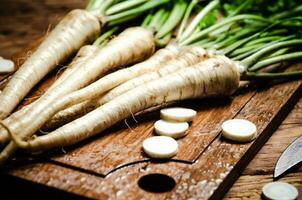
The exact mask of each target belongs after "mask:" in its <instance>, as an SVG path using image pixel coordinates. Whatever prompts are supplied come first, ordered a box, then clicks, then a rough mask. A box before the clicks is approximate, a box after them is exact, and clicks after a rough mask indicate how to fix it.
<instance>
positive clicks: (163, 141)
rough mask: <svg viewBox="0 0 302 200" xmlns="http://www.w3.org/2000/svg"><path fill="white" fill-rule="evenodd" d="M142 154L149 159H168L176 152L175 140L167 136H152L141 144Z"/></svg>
mask: <svg viewBox="0 0 302 200" xmlns="http://www.w3.org/2000/svg"><path fill="white" fill-rule="evenodd" d="M143 150H144V152H145V153H146V154H147V155H148V156H150V157H151V158H157V159H168V158H171V157H173V156H175V155H176V154H177V152H178V144H177V142H176V140H174V139H173V138H171V137H167V136H154V137H150V138H147V139H146V140H144V142H143Z"/></svg>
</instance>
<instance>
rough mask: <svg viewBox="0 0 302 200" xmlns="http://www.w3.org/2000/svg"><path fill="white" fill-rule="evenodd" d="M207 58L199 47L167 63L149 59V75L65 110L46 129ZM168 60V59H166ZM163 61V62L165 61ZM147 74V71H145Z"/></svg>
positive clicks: (186, 51) (186, 50) (139, 77)
mask: <svg viewBox="0 0 302 200" xmlns="http://www.w3.org/2000/svg"><path fill="white" fill-rule="evenodd" d="M208 57H209V56H208V54H207V52H206V51H205V50H204V49H203V48H200V47H189V48H186V49H183V50H182V52H181V53H180V54H179V55H178V57H177V58H175V59H171V60H169V61H168V62H161V63H157V64H155V63H154V62H155V61H154V60H156V59H158V58H156V57H155V59H154V60H153V57H151V59H152V60H153V61H152V63H151V65H150V64H149V63H148V62H147V63H144V65H145V64H147V65H146V66H149V69H150V70H149V71H152V72H150V73H146V74H143V75H141V76H137V77H136V78H133V77H131V78H133V79H131V80H129V81H127V82H125V83H123V84H121V85H119V86H117V87H116V88H114V89H112V90H111V91H109V92H108V93H107V94H105V95H104V96H101V97H99V98H96V99H94V100H91V101H87V102H83V103H80V104H79V105H75V106H72V107H70V108H68V109H66V110H63V111H61V112H59V113H58V114H56V115H55V116H54V117H53V118H52V119H51V121H50V122H48V123H47V124H46V129H48V130H49V129H53V128H56V127H59V126H61V125H63V124H65V123H67V122H69V121H72V120H74V119H76V118H78V117H80V116H82V115H84V114H86V113H87V112H90V111H91V110H93V109H95V108H97V107H99V106H100V105H103V104H104V103H106V102H109V101H110V100H112V99H114V98H116V97H117V96H119V95H121V94H123V93H125V92H127V91H129V90H131V89H133V88H135V87H137V86H139V85H143V84H146V83H147V82H149V81H151V80H155V79H157V78H159V77H162V76H165V75H167V74H170V73H172V72H175V71H176V70H178V69H180V68H183V67H186V66H190V65H193V64H196V63H198V62H201V61H203V60H205V59H207V58H208ZM167 60H168V59H167ZM167 60H165V61H167ZM150 67H152V68H150ZM146 72H147V71H146Z"/></svg>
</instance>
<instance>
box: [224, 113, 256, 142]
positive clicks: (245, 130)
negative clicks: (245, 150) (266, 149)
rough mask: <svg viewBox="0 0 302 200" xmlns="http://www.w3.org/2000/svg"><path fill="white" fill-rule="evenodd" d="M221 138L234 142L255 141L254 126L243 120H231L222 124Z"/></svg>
mask: <svg viewBox="0 0 302 200" xmlns="http://www.w3.org/2000/svg"><path fill="white" fill-rule="evenodd" d="M221 128H222V136H223V137H225V138H227V139H230V140H233V141H236V142H249V141H252V140H253V139H255V137H256V133H257V128H256V125H255V124H254V123H252V122H250V121H248V120H244V119H231V120H227V121H225V122H223V123H222V126H221Z"/></svg>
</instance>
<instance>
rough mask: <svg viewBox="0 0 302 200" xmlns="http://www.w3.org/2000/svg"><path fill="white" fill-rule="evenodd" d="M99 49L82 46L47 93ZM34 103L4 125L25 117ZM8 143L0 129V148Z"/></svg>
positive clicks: (7, 119)
mask: <svg viewBox="0 0 302 200" xmlns="http://www.w3.org/2000/svg"><path fill="white" fill-rule="evenodd" d="M98 49H99V48H98V47H96V46H92V45H86V46H83V47H82V48H81V49H80V50H79V52H78V53H77V55H76V56H75V58H74V59H73V61H72V62H71V63H70V64H69V66H68V67H67V69H66V70H65V71H64V72H63V73H62V75H61V76H60V77H59V78H58V79H57V80H56V81H55V82H54V84H52V85H51V86H50V88H48V92H49V91H51V90H53V89H55V88H56V87H57V86H59V85H60V83H62V82H63V81H64V80H65V79H66V78H67V77H68V76H69V75H70V74H72V73H73V72H74V71H75V70H76V69H77V68H78V67H80V66H81V65H82V64H83V63H84V62H86V61H87V59H88V58H89V57H90V56H91V55H92V54H94V53H95V52H96V51H97V50H98ZM34 103H35V102H33V103H31V104H29V105H27V106H25V107H23V108H22V109H21V110H19V111H16V112H14V113H13V114H12V115H11V116H10V117H8V118H6V119H5V120H4V122H5V123H12V122H13V121H12V120H15V118H21V117H26V112H27V111H28V110H29V108H30V107H31V106H33V105H34ZM8 141H9V135H8V133H7V132H6V130H5V129H3V127H0V146H2V145H4V144H6V143H7V142H8Z"/></svg>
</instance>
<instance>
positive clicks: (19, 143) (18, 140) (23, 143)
mask: <svg viewBox="0 0 302 200" xmlns="http://www.w3.org/2000/svg"><path fill="white" fill-rule="evenodd" d="M0 126H2V127H3V128H4V129H5V130H6V131H7V133H8V134H9V136H10V137H11V139H12V140H13V141H14V142H15V143H16V145H17V146H18V147H20V148H23V149H25V148H27V147H28V146H29V144H28V142H26V141H23V140H22V139H21V138H19V137H18V136H17V135H16V134H15V133H13V132H12V131H11V130H10V129H9V128H8V127H7V126H6V125H5V124H4V122H3V121H0Z"/></svg>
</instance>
